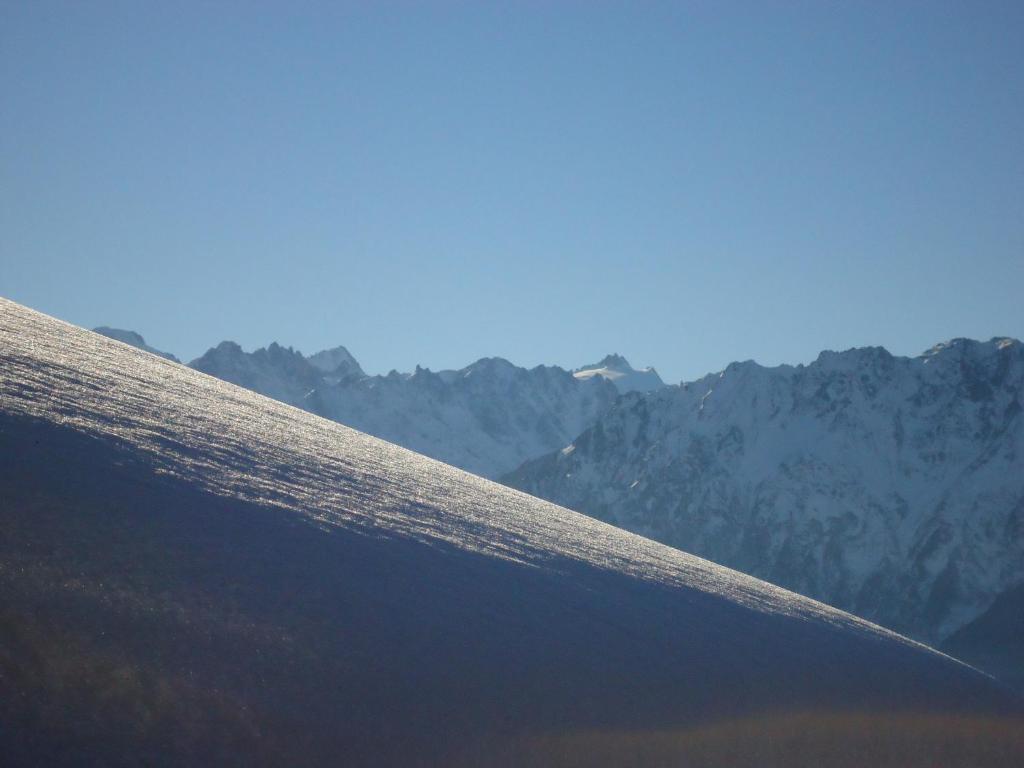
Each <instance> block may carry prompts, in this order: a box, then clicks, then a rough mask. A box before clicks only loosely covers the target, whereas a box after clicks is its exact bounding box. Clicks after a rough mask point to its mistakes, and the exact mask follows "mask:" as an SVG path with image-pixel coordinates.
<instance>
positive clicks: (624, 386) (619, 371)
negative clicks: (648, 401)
mask: <svg viewBox="0 0 1024 768" xmlns="http://www.w3.org/2000/svg"><path fill="white" fill-rule="evenodd" d="M573 376H575V377H576V378H578V379H589V378H593V377H594V376H600V377H601V378H604V379H608V380H609V381H610V382H612V383H613V384H614V385H615V387H616V388H617V389H618V391H619V392H620V393H623V394H625V393H626V392H650V391H652V390H655V389H659V388H660V387H663V386H665V382H663V381H662V380H661V377H660V376H659V375H658V372H657V371H655V370H654V369H653V368H644V369H642V370H639V371H638V370H636V369H635V368H633V366H631V365H630V364H629V362H628V361H627V360H626V358H624V357H623V356H622V355H618V354H611V355H607V356H605V358H604V359H603V360H601V361H600V362H598V363H594V364H593V365H584V366H583V367H582V368H577V369H576V370H575V371H573Z"/></svg>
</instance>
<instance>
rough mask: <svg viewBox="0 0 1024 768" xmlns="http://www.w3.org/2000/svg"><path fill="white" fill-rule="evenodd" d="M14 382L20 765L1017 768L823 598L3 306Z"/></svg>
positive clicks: (927, 662)
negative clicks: (894, 764)
mask: <svg viewBox="0 0 1024 768" xmlns="http://www.w3.org/2000/svg"><path fill="white" fill-rule="evenodd" d="M281 353H282V351H281V350H280V349H278V350H277V352H270V351H268V354H281ZM0 368H2V370H3V372H4V375H3V376H2V377H0V453H2V455H3V456H5V461H4V462H0V495H2V498H3V499H4V503H3V505H2V508H0V515H2V518H3V530H4V536H3V537H0V597H2V600H0V621H2V624H0V626H2V627H3V629H4V632H3V658H4V662H5V664H4V668H5V669H6V670H9V672H10V673H9V674H4V675H2V676H0V714H2V715H3V718H4V720H3V722H4V723H5V725H8V726H10V727H5V728H3V729H2V730H0V752H2V754H4V756H5V762H7V763H9V764H12V765H22V764H24V765H39V764H45V765H64V764H68V765H71V764H81V763H82V761H83V760H85V761H87V762H95V763H97V764H123V765H139V764H154V763H160V764H172V765H195V764H206V763H219V764H220V763H233V764H258V765H295V764H302V765H337V764H338V761H339V759H340V760H342V761H343V762H345V763H349V764H355V765H365V764H374V765H384V766H389V765H395V766H397V765H409V764H417V765H489V766H490V765H527V764H528V765H546V766H548V765H581V764H588V765H589V764H606V765H624V764H629V765H638V766H645V765H665V764H671V765H677V764H685V765H716V764H717V765H721V764H751V765H753V764H765V762H764V756H765V755H766V754H767V755H770V756H771V757H772V759H773V760H774V764H778V765H798V764H803V765H812V764H813V765H823V766H828V765H839V764H844V765H847V764H849V762H848V757H849V755H850V754H855V755H861V756H862V755H867V754H875V751H876V750H877V749H878V748H879V744H880V743H881V744H885V745H888V747H887V748H888V750H889V751H888V752H886V754H890V753H891V754H893V755H900V756H902V757H901V758H900V764H901V765H907V766H912V765H915V764H920V765H936V764H949V761H948V759H952V758H953V756H954V755H955V756H956V759H957V760H959V761H960V762H962V763H964V764H967V763H970V764H978V765H981V764H985V765H1007V766H1009V765H1019V764H1020V760H1021V758H1022V756H1024V745H1022V744H1020V739H1019V734H1020V730H1019V728H1018V723H1017V721H1016V720H1009V719H1007V718H1016V717H1018V714H1019V712H1020V706H1021V705H1020V703H1019V702H1018V701H1017V700H1015V699H1013V698H1012V697H1011V696H1009V695H1007V694H1006V693H1005V692H1003V691H1002V690H1001V689H999V688H998V687H997V686H996V685H995V684H994V683H993V682H992V681H991V680H990V679H988V678H986V677H984V676H982V675H980V674H978V673H977V672H975V671H974V670H972V669H970V668H968V667H965V666H963V665H961V664H959V663H957V662H955V661H953V660H951V659H949V658H948V657H944V656H942V655H940V654H937V653H935V652H933V651H930V650H928V649H926V648H924V647H923V646H920V645H918V644H915V643H912V642H910V641H908V640H906V639H904V638H901V637H899V636H897V635H894V634H892V633H890V632H887V631H885V630H882V629H880V628H878V627H875V626H873V625H871V624H868V623H866V622H864V621H861V620H859V619H856V618H854V617H852V616H849V615H848V614H844V613H841V612H839V611H836V610H834V609H831V608H828V607H826V606H824V605H822V604H820V603H815V602H813V601H811V600H808V599H806V598H802V597H799V596H797V595H794V594H792V593H789V592H786V591H784V590H781V589H778V588H775V587H772V586H770V585H768V584H765V583H764V582H760V581H757V580H755V579H752V578H749V577H746V576H742V575H740V574H738V573H736V572H734V571H729V570H727V569H725V568H721V567H719V566H715V565H713V564H711V563H709V562H707V561H704V560H700V559H698V558H695V557H692V556H690V555H686V554H683V553H682V552H679V551H676V550H673V549H670V548H668V547H665V546H662V545H659V544H656V543H654V542H651V541H649V540H646V539H643V538H640V537H638V536H634V535H631V534H628V533H626V532H624V531H621V530H618V529H615V528H612V527H610V526H607V525H604V524H602V523H599V522H597V521H595V520H593V519H590V518H587V517H584V516H581V515H578V514H575V513H572V512H570V511H568V510H566V509H563V508H560V507H556V506H554V505H551V504H548V503H545V502H542V501H540V500H538V499H535V498H532V497H528V496H526V495H524V494H520V493H518V492H515V491H512V490H510V489H507V488H503V487H501V486H498V485H496V484H494V483H491V482H489V481H486V480H483V479H481V478H479V477H475V476H472V475H469V474H467V473H464V472H461V471H459V470H456V469H453V468H452V467H449V466H446V465H443V464H440V463H438V462H435V461H432V460H430V459H427V458H424V457H423V456H419V455H416V454H414V453H411V452H409V451H407V450H404V449H401V448H398V447H396V446H394V445H391V444H388V443H385V442H383V441H380V440H377V439H374V438H372V437H369V436H367V435H364V434H361V433H358V432H356V431H354V430H351V429H348V428H346V427H343V426H341V425H339V424H335V423H332V422H329V421H327V420H324V419H321V418H318V417H316V416H314V415H312V414H308V413H304V412H302V411H300V410H297V409H295V408H291V407H289V406H287V405H284V404H282V403H278V402H275V401H272V400H269V399H268V398H265V397H263V396H260V395H257V394H255V393H253V392H249V391H246V390H244V389H241V388H238V387H235V386H233V385H231V384H228V383H226V382H223V381H218V380H216V379H214V378H211V377H208V376H202V375H200V374H199V373H197V372H195V371H192V370H189V369H188V368H186V367H184V366H180V365H175V364H172V363H169V362H167V361H165V360H161V359H160V358H157V357H154V356H152V355H147V354H143V353H141V352H139V351H137V350H133V349H131V348H129V347H126V346H124V345H121V344H115V343H114V342H112V341H110V340H107V339H104V338H102V337H100V336H97V335H96V334H90V333H88V332H85V331H82V330H80V329H77V328H74V327H72V326H69V325H67V324H64V323H61V322H59V321H56V320H53V319H51V318H48V317H45V316H43V315H40V314H38V313H35V312H32V311H30V310H27V309H25V308H23V307H20V306H18V305H16V304H13V303H11V302H7V301H4V300H0ZM850 713H856V715H855V716H851V714H850ZM794 718H795V719H794ZM795 731H796V732H798V733H799V739H797V740H793V739H792V738H789V737H788V736H787V734H792V733H793V732H795ZM978 734H983V736H982V740H981V741H980V742H979V740H978V738H979V736H978ZM976 755H979V756H981V758H982V759H983V760H985V761H987V762H981V761H980V760H978V759H976V757H975V756H976ZM919 756H920V760H919V759H918V757H919ZM993 756H994V757H993ZM944 758H945V759H944Z"/></svg>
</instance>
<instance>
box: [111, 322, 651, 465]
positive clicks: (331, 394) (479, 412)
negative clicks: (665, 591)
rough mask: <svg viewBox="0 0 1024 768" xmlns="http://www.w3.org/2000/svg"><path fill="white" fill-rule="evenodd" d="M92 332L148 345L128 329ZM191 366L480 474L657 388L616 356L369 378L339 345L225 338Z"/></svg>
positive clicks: (496, 362) (550, 446)
mask: <svg viewBox="0 0 1024 768" xmlns="http://www.w3.org/2000/svg"><path fill="white" fill-rule="evenodd" d="M96 330H97V332H99V333H104V334H105V335H108V336H111V337H112V338H116V339H118V340H119V341H124V342H126V343H128V344H134V346H139V347H141V348H144V349H146V350H147V351H155V350H153V349H152V348H150V347H146V346H144V344H145V342H144V341H142V337H141V336H139V335H138V334H133V333H132V332H130V331H118V332H117V334H118V335H114V334H112V333H110V332H108V331H109V329H99V328H98V329H96ZM158 354H159V353H158ZM189 365H190V366H191V367H192V368H195V369H196V370H199V371H202V372H203V373H208V374H210V375H211V376H216V377H217V378H219V379H224V380H225V381H230V382H232V383H233V384H238V385H239V386H242V387H245V388H247V389H251V390H253V391H255V392H259V393H260V394H263V395H267V396H268V397H272V398H274V399H275V400H281V401H282V402H285V403H289V404H291V405H295V406H297V407H299V408H303V409H304V410H307V411H310V412H312V413H315V414H317V415H319V416H323V417H325V418H329V419H332V420H333V421H338V422H340V423H342V424H345V425H347V426H350V427H354V428H355V429H359V430H361V431H363V432H367V433H369V434H371V435H374V436H376V437H380V438H383V439H385V440H388V441H390V442H393V443H397V444H399V445H401V446H404V447H406V448H410V449H412V450H414V451H417V452H419V453H423V454H424V455H427V456H430V457H431V458H435V459H439V460H441V461H444V462H445V463H448V464H452V465H454V466H456V467H459V468H461V469H466V470H468V471H470V472H474V473H475V474H479V475H483V476H485V477H497V476H499V475H502V474H504V473H506V472H510V471H512V470H513V469H515V468H516V467H518V466H519V465H520V464H522V463H523V462H524V461H526V460H528V459H532V458H536V457H538V456H542V455H544V454H546V453H548V452H549V451H553V450H557V449H558V448H561V447H562V446H564V445H567V444H568V443H569V442H570V441H572V440H573V438H575V437H576V436H577V435H579V434H580V433H581V432H582V431H583V430H584V429H586V428H587V427H589V426H590V425H591V424H593V423H594V422H595V421H596V419H597V417H598V416H600V415H601V414H602V413H603V412H604V411H605V410H607V408H608V407H609V406H610V405H611V404H612V403H613V402H614V401H615V399H616V397H617V396H618V394H619V393H620V392H628V391H633V390H637V389H641V390H644V391H649V390H650V389H652V388H654V387H657V386H662V382H661V379H660V378H659V377H658V374H657V373H656V372H655V371H654V370H653V369H651V368H648V369H645V370H642V371H637V370H634V369H633V368H632V367H631V366H630V365H629V363H628V362H627V361H626V360H625V359H624V358H623V357H621V356H619V355H609V356H608V357H606V358H605V359H604V360H602V361H601V362H600V363H598V364H596V365H593V366H584V367H583V368H580V369H578V370H576V371H574V372H569V371H566V370H564V369H562V368H559V367H557V366H538V367H536V368H533V369H526V368H520V367H518V366H515V365H513V364H512V363H510V362H508V361H507V360H503V359H501V358H484V359H482V360H478V361H477V362H475V363H473V364H472V365H469V366H466V367H465V368H462V369H460V370H446V371H439V372H433V371H430V370H427V369H425V368H420V367H417V368H416V370H415V372H413V373H411V374H401V373H397V372H392V373H390V374H388V375H387V376H367V375H366V374H365V373H364V372H363V370H362V368H361V367H360V366H359V363H358V362H356V360H355V358H354V357H353V356H352V355H351V354H350V353H349V351H348V350H347V349H345V347H336V348H334V349H330V350H325V351H323V352H318V353H316V354H314V355H310V356H309V357H305V356H304V355H302V353H300V352H297V351H295V350H294V349H291V348H285V347H282V346H280V345H279V344H276V343H275V344H271V345H270V346H268V347H265V348H260V349H257V350H256V351H254V352H244V351H243V350H242V348H241V347H239V346H238V344H235V343H234V342H230V341H225V342H222V343H221V344H219V345H217V346H216V347H213V348H212V349H210V350H209V351H207V352H206V354H204V355H203V356H202V357H200V358H198V359H196V360H193V361H192V362H191V363H189Z"/></svg>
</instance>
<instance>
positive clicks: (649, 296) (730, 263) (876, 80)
mask: <svg viewBox="0 0 1024 768" xmlns="http://www.w3.org/2000/svg"><path fill="white" fill-rule="evenodd" d="M0 293H2V294H3V295H6V296H8V297H10V298H13V299H15V300H17V301H20V302H23V303H25V304H28V305H30V306H33V307H35V308H37V309H40V310H42V311H45V312H48V313H50V314H53V315H56V316H58V317H61V318H64V319H66V320H70V321H72V322H74V323H78V324H80V325H85V326H95V325H100V324H108V325H115V326H120V327H126V328H132V329H135V330H138V331H140V332H141V333H142V334H143V335H144V336H145V337H146V338H147V340H148V341H149V342H150V343H151V344H153V345H154V346H157V347H161V348H165V349H167V350H169V351H172V352H174V353H176V354H178V355H179V356H182V357H185V358H192V357H194V356H196V355H198V354H200V353H201V352H202V351H204V350H205V349H206V347H208V346H210V345H212V344H214V343H215V342H217V341H220V340H222V339H225V338H230V339H234V340H236V341H238V342H240V343H241V344H242V345H243V346H245V347H246V348H252V347H254V346H259V345H263V344H266V343H268V342H270V341H272V340H277V341H279V342H281V343H284V344H291V345H294V346H295V347H297V348H299V349H301V350H303V351H306V352H312V351H315V350H317V349H320V348H323V347H326V346H332V345H335V344H339V343H341V344H345V345H347V346H348V347H349V348H350V350H351V351H352V352H353V353H354V354H355V355H356V357H357V358H358V359H359V360H360V361H361V362H362V363H363V364H364V367H365V368H366V369H367V370H368V371H370V372H386V371H387V370H388V369H390V368H397V369H399V370H409V369H411V368H412V367H413V366H414V365H415V364H416V363H421V364H423V365H425V366H428V367H431V368H434V369H438V368H444V367H453V366H461V365H464V364H466V363H469V362H471V361H472V360H474V359H476V358H478V357H481V356H484V355H500V356H504V357H507V358H509V359H511V360H513V361H514V362H517V363H520V364H524V365H534V364H538V363H542V362H543V363H557V364H561V365H565V366H573V365H579V364H582V363H585V362H589V361H592V360H594V359H597V358H599V357H601V356H603V355H604V354H605V353H606V352H610V351H618V352H621V353H623V354H625V355H626V356H627V357H628V358H630V360H631V361H632V362H633V363H634V364H635V365H647V364H654V365H655V366H657V367H658V368H659V370H660V371H661V372H662V374H663V375H664V377H665V378H666V379H668V380H679V379H680V378H687V379H689V378H694V377H696V376H699V375H701V374H703V373H705V372H707V371H710V370H717V369H719V368H721V367H723V366H724V365H726V364H727V363H728V362H730V361H732V360H735V359H746V358H754V359H756V360H758V361H760V362H763V363H767V364H773V363H778V362H794V363H795V362H806V361H809V360H811V359H813V358H814V357H815V356H816V355H817V352H818V351H819V350H820V349H823V348H831V349H844V348H847V347H850V346H860V345H867V344H881V345H884V346H886V347H888V348H889V349H890V350H892V351H893V352H896V353H903V354H907V353H917V352H920V351H921V350H923V349H924V348H925V347H927V346H930V345H931V344H932V343H934V342H937V341H940V340H944V339H947V338H950V337H953V336H972V337H981V338H988V337H990V336H993V335H1013V336H1018V337H1019V336H1022V335H1024V3H1021V2H1019V1H1018V2H1009V3H994V2H978V1H977V0H975V1H974V2H964V3H943V2H922V3H898V2H896V3H894V2H878V3H867V2H856V3H829V2H817V1H815V2H786V3H773V2H756V3H755V2H751V3H727V2H726V3H723V2H694V3H643V2H630V3H626V2H622V3H600V2H553V1H546V2H535V3H531V2H523V1H521V0H517V1H516V2H508V3H503V4H496V3H469V2H465V3H440V2H438V3H380V2H373V3H369V2H365V3H363V2H361V3H351V4H345V3H335V2H332V3H324V4H304V3H293V2H288V3H283V2H282V3H267V4H255V3H249V2H246V3H237V4H236V3H188V2H175V3H171V2H160V3H141V2H134V1H129V2H124V3H117V4H114V3H95V2H90V3H77V2H75V3H66V4H64V3H61V4H53V3H48V2H41V1H39V0H32V2H11V1H10V0H0Z"/></svg>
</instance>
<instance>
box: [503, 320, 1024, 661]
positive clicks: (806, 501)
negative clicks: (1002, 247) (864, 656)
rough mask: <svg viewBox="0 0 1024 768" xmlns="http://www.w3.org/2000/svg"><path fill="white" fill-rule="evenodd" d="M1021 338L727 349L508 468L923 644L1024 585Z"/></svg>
mask: <svg viewBox="0 0 1024 768" xmlns="http://www.w3.org/2000/svg"><path fill="white" fill-rule="evenodd" d="M1022 403H1024V351H1022V345H1021V344H1020V342H1018V341H1015V340H1013V339H993V340H991V341H989V342H985V343H981V342H976V341H970V340H967V339H956V340H954V341H951V342H949V343H946V344H940V345H938V346H936V347H935V348H933V349H931V350H929V351H928V352H926V353H925V354H923V355H921V356H920V357H916V358H904V357H894V356H893V355H890V354H889V353H888V352H886V351H885V350H884V349H881V348H865V349H854V350H850V351H847V352H841V353H835V352H824V353H822V354H821V356H820V357H819V358H818V359H817V360H816V361H815V362H813V363H812V364H810V365H807V366H796V367H792V366H780V367H777V368H765V367H762V366H760V365H757V364H756V363H754V362H744V363H734V364H732V365H730V366H729V367H728V368H726V369H725V370H724V371H723V372H721V373H718V374H714V375H710V376H707V377H705V378H703V379H700V380H699V381H695V382H692V383H689V384H683V385H681V386H671V387H666V388H663V389H660V390H658V391H656V392H652V393H650V394H647V395H629V396H626V397H623V398H621V399H620V400H619V401H618V402H617V403H616V404H615V405H614V406H613V407H612V408H611V409H610V410H609V411H608V412H607V413H605V414H604V415H603V416H602V417H601V418H600V419H599V420H598V421H597V423H596V424H595V425H594V426H592V427H591V428H590V429H588V430H587V431H585V432H584V433H583V434H582V435H580V436H579V437H578V438H577V439H576V440H575V441H573V443H572V444H570V445H568V446H567V447H565V448H564V449H562V450H559V451H556V452H553V453H552V454H550V455H548V456H546V457H543V458H540V459H537V460H534V461H532V462H528V463H527V464H526V465H524V466H523V467H521V468H520V469H518V470H517V471H516V472H514V473H512V474H510V475H509V476H508V477H507V478H505V481H506V482H508V483H509V484H510V485H512V486H514V487H516V488H519V489H521V490H525V491H527V492H529V493H532V494H534V495H537V496H540V497H542V498H545V499H549V500H551V501H554V502H556V503H558V504H562V505H564V506H567V507H569V508H571V509H576V510H579V511H582V512H586V513H587V514H589V515H592V516H594V517H596V518H598V519H601V520H605V521H608V522H611V523H613V524H615V525H618V526H621V527H623V528H625V529H627V530H631V531H634V532H637V533H641V534H643V535H645V536H649V537H651V538H653V539H656V540H658V541H662V542H665V543H667V544H670V545H672V546H674V547H678V548H679V549H682V550H684V551H687V552H692V553H694V554H697V555H700V556H702V557H707V558H709V559H711V560H714V561H715V562H718V563H722V564H725V565H728V566H730V567H733V568H737V569H738V570H741V571H744V572H745V573H750V574H753V575H756V576H758V577H760V578H763V579H766V580H768V581H771V582H772V583H775V584H779V585H781V586H784V587H786V588H788V589H792V590H794V591H797V592H800V593H801V594H805V595H809V596H811V597H814V598H817V599H820V600H823V601H825V602H828V603H829V604H831V605H835V606H837V607H840V608H843V609H845V610H849V611H851V612H853V613H856V614H858V615H860V616H864V617H866V618H868V619H870V620H872V621H877V622H879V623H881V624H883V625H885V626H889V627H892V628H894V629H896V630H898V631H901V632H905V633H908V634H910V635H912V636H915V637H918V638H921V639H923V640H925V641H928V642H932V643H935V642H941V641H943V640H945V639H946V638H947V637H949V636H950V635H951V634H952V633H953V632H955V631H956V630H958V629H959V628H961V627H963V626H964V625H966V624H967V623H969V622H971V621H972V620H974V619H976V618H977V617H979V616H980V615H981V614H983V613H984V612H985V611H986V610H987V609H988V608H989V607H990V606H991V605H992V603H993V602H994V601H995V599H996V597H997V596H998V595H1000V594H1001V593H1003V592H1004V591H1006V590H1008V589H1011V588H1012V587H1014V586H1016V585H1019V584H1021V583H1022V582H1024V417H1022V415H1021V411H1022Z"/></svg>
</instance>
